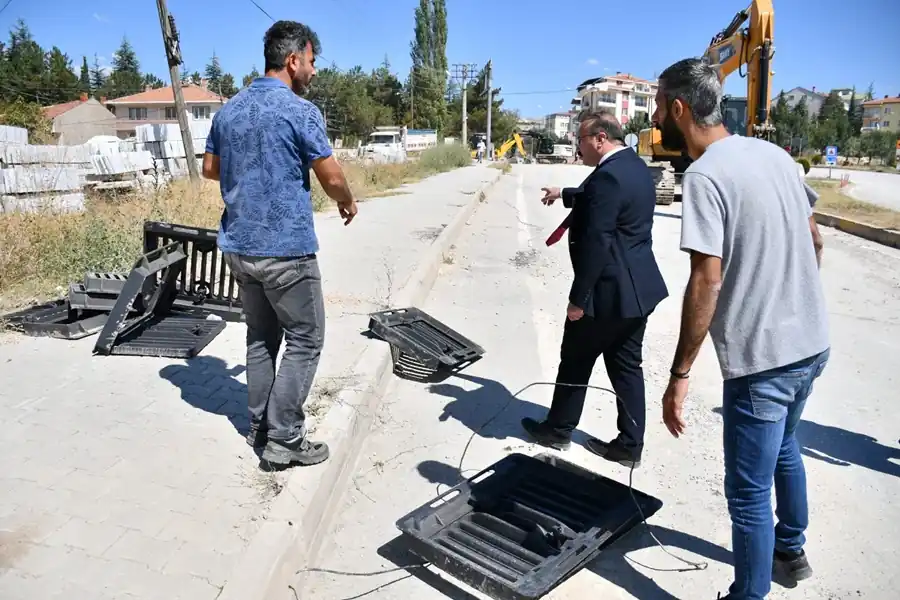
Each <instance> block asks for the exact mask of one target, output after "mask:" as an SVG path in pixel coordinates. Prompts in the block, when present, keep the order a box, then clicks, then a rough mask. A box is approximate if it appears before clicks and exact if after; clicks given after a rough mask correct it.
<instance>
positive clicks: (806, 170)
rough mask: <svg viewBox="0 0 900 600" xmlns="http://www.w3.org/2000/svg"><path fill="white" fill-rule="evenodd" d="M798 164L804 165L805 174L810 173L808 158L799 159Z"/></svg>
mask: <svg viewBox="0 0 900 600" xmlns="http://www.w3.org/2000/svg"><path fill="white" fill-rule="evenodd" d="M797 162H798V163H800V164H801V165H803V172H804V173H809V160H807V159H806V158H798V159H797Z"/></svg>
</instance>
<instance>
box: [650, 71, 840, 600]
mask: <svg viewBox="0 0 900 600" xmlns="http://www.w3.org/2000/svg"><path fill="white" fill-rule="evenodd" d="M721 99H722V85H721V83H720V82H719V78H718V75H717V73H716V71H715V70H714V69H713V68H711V67H709V66H708V65H705V64H704V63H703V62H702V61H701V60H697V59H686V60H682V61H680V62H677V63H675V64H674V65H672V66H671V67H669V68H668V69H666V70H665V71H663V73H662V75H660V77H659V90H658V92H657V95H656V106H657V108H656V112H655V113H654V115H653V122H654V123H655V124H656V127H658V128H659V129H660V130H661V132H662V144H663V146H664V147H665V148H666V149H669V150H674V151H682V150H686V151H687V153H688V155H689V156H690V157H691V158H692V159H693V160H694V162H693V163H692V164H691V165H690V167H688V169H687V170H686V171H685V173H684V178H683V181H682V190H683V202H682V221H681V249H682V250H684V251H685V252H688V253H689V254H690V257H691V275H690V279H689V280H688V283H687V289H686V290H685V293H684V305H683V308H682V312H681V335H680V337H679V340H678V346H677V349H676V351H675V359H674V361H673V363H672V370H671V378H670V379H669V385H668V389H667V390H666V392H665V394H664V396H663V399H662V405H663V421H664V422H665V424H666V426H667V427H668V429H669V431H670V432H671V433H672V435H674V436H675V437H678V436H680V435H681V434H682V433H684V431H685V422H684V419H683V417H682V410H683V406H684V401H685V397H686V396H687V393H688V382H689V381H690V379H689V377H690V370H691V366H692V365H693V364H694V360H695V359H696V357H697V353H698V352H699V351H700V346H701V344H702V343H703V340H704V338H706V334H707V332H708V333H709V334H710V335H711V337H712V340H713V343H714V345H715V349H716V353H717V355H718V359H719V365H720V367H721V371H722V377H723V379H724V386H723V387H724V389H723V400H722V402H723V406H722V414H723V420H724V429H725V431H724V454H725V497H726V499H727V500H728V511H729V512H730V513H731V523H732V525H731V531H732V552H733V553H734V583H733V584H732V585H731V588H730V590H729V593H728V595H727V596H726V598H728V599H729V600H763V598H765V597H766V596H767V594H768V593H769V590H770V588H771V581H772V569H773V562H774V564H775V566H776V567H778V568H779V569H781V570H783V572H784V575H786V576H789V577H792V578H793V579H795V580H801V579H806V578H807V577H809V576H811V575H812V570H811V569H810V567H809V562H808V561H807V558H806V554H805V553H804V551H803V544H804V542H805V538H804V531H805V530H806V528H807V526H808V525H809V515H808V507H807V499H806V472H805V471H804V467H803V459H802V458H801V455H800V446H799V444H798V442H797V438H796V435H795V433H796V429H797V425H798V424H799V423H800V417H801V415H802V414H803V407H804V406H805V404H806V401H807V399H808V398H809V395H810V392H811V391H812V387H813V382H814V381H815V380H816V378H818V377H819V376H820V375H821V374H822V371H823V370H824V369H825V364H826V362H827V361H828V355H829V341H828V317H827V310H826V306H825V298H824V293H823V290H822V283H821V281H820V278H819V269H818V266H819V262H820V260H821V252H822V242H821V237H820V235H819V230H818V228H817V226H816V222H815V220H814V219H813V216H812V204H813V203H814V202H815V199H816V196H815V194H814V193H812V192H811V190H809V189H808V188H806V187H805V186H804V184H803V182H802V176H801V175H800V174H799V173H798V172H797V165H796V164H795V163H794V161H793V159H792V158H791V157H790V156H789V155H788V154H787V153H786V152H785V151H784V150H783V149H782V148H780V147H778V146H777V145H775V144H772V143H769V142H767V141H765V140H761V139H757V138H752V137H742V136H737V135H730V134H729V133H728V131H727V129H726V128H725V127H724V125H723V124H722V113H721V109H720V101H721ZM773 482H774V485H775V498H776V502H777V508H776V514H777V515H778V523H777V524H775V523H774V520H773V518H772V507H771V498H770V495H771V491H772V485H773Z"/></svg>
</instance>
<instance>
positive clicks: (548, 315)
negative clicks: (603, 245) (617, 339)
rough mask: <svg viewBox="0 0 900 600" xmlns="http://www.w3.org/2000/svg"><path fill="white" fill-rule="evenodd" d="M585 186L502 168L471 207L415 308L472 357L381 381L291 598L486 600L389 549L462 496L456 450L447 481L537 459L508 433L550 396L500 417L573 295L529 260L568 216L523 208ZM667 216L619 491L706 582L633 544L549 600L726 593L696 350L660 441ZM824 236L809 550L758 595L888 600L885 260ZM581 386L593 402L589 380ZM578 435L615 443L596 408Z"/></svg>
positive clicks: (561, 279) (547, 377)
mask: <svg viewBox="0 0 900 600" xmlns="http://www.w3.org/2000/svg"><path fill="white" fill-rule="evenodd" d="M587 172H588V170H587V169H585V168H583V167H573V166H539V165H528V166H517V167H515V168H514V169H513V171H512V173H511V174H508V175H506V176H504V177H503V179H501V181H500V182H499V183H498V184H497V185H496V186H495V187H494V189H493V190H492V192H491V193H490V194H489V196H488V198H487V200H486V202H484V203H483V204H481V205H480V207H479V210H478V211H477V212H476V214H475V215H474V216H473V218H472V219H471V221H470V224H469V227H468V228H467V229H466V231H465V232H464V233H463V235H462V237H461V238H460V240H459V241H458V242H457V244H456V248H455V250H454V252H453V253H452V255H449V256H447V257H446V259H445V265H444V268H443V270H442V274H441V275H440V277H439V279H438V281H437V283H436V285H435V288H434V290H433V291H432V293H431V295H430V297H429V300H428V302H427V303H426V305H425V306H422V307H421V308H423V309H424V310H426V311H427V312H429V313H430V314H432V315H433V316H435V317H436V318H438V319H440V320H441V321H443V322H445V323H446V324H448V325H450V326H451V327H454V328H456V329H457V330H458V331H460V332H461V333H463V334H464V335H467V336H468V337H470V338H472V339H473V340H475V341H476V342H478V343H479V344H481V345H482V346H483V347H484V348H485V349H486V354H485V356H484V358H483V359H482V360H481V361H479V362H477V363H475V364H474V365H472V366H470V367H469V368H468V369H466V370H465V371H463V372H462V373H461V374H460V375H458V376H455V377H452V378H450V379H448V380H446V381H444V382H442V383H438V384H430V385H429V384H420V383H413V382H409V381H404V380H399V379H396V380H395V381H394V383H393V384H392V385H391V388H390V389H389V390H388V392H387V394H386V397H385V399H384V403H383V404H382V406H381V410H380V412H379V415H378V418H377V420H376V426H375V428H374V430H373V431H372V433H371V435H370V437H369V439H368V440H367V442H366V446H365V448H364V451H363V454H362V456H361V458H360V460H359V463H358V464H357V467H356V471H355V474H354V477H353V484H352V485H351V487H350V489H349V490H348V492H347V493H346V494H345V496H344V498H343V500H342V508H341V512H340V514H339V516H338V518H337V521H336V523H335V524H334V527H333V530H332V532H331V536H330V539H329V541H328V543H327V544H326V546H325V547H324V548H323V551H322V553H321V556H320V561H319V562H318V563H317V564H315V565H312V566H313V567H316V568H318V569H321V570H320V571H317V572H312V573H310V574H308V575H307V581H306V584H307V585H306V587H305V589H303V590H302V591H303V592H305V595H303V594H301V596H302V597H309V598H316V599H317V600H349V599H350V598H360V597H366V598H372V599H377V600H387V599H397V600H399V599H408V598H415V599H416V600H438V599H441V598H452V599H454V600H460V599H463V600H469V599H471V598H483V597H484V596H482V595H480V594H479V593H477V592H475V591H474V590H472V589H471V588H468V587H466V586H465V585H463V584H461V583H460V582H458V581H457V580H456V579H454V578H453V577H452V576H448V575H446V574H443V573H442V572H440V571H438V570H436V569H434V568H433V567H427V568H418V567H414V565H417V564H421V560H420V559H417V558H415V557H414V556H412V555H410V554H409V553H408V552H407V551H406V549H405V545H404V544H403V542H402V541H399V540H398V539H397V538H398V535H399V531H398V530H397V528H396V525H395V522H396V521H397V520H398V519H400V518H401V517H402V516H404V515H405V514H407V513H408V512H410V511H412V510H414V509H416V508H418V507H419V506H421V505H423V504H426V503H429V502H431V501H432V500H433V499H434V498H435V497H436V496H437V495H438V494H439V493H441V492H445V491H446V490H447V489H448V486H452V485H454V484H455V483H457V482H458V481H459V478H460V471H459V470H458V467H459V465H460V461H461V456H462V453H463V448H464V447H465V445H466V443H467V441H468V440H469V438H470V437H471V436H472V435H473V433H475V434H476V435H475V436H474V439H473V440H472V443H471V446H470V447H469V449H468V452H467V455H466V456H465V459H464V460H463V461H462V465H461V466H462V475H463V476H465V477H471V476H473V475H474V474H476V473H477V472H478V471H479V470H481V469H483V468H484V467H486V466H488V465H490V464H492V463H493V462H495V461H496V460H499V459H500V458H502V457H503V456H505V455H507V454H510V453H513V452H519V453H525V454H538V453H541V452H547V450H545V449H543V448H539V447H536V446H534V445H531V444H529V443H527V442H526V441H524V440H523V432H522V430H521V428H520V426H519V421H520V419H521V418H522V417H524V416H533V417H537V418H540V417H542V416H543V415H544V412H545V410H546V407H547V406H548V405H549V399H550V394H551V391H552V390H551V388H550V387H545V388H537V389H535V388H532V389H530V390H528V391H527V392H525V393H524V394H523V395H522V396H521V397H520V398H519V399H512V400H511V398H510V397H511V394H512V393H514V392H515V391H517V390H518V389H520V388H521V387H523V386H525V385H526V384H528V383H530V382H533V381H536V380H543V381H552V380H553V378H554V377H555V370H556V366H557V360H558V356H559V342H560V339H561V333H562V322H563V318H564V315H565V306H566V295H567V290H568V286H569V283H570V267H569V263H568V256H567V252H566V247H565V244H564V243H560V244H558V245H556V246H553V247H551V248H547V247H546V246H545V245H544V239H545V238H546V236H547V235H549V233H550V232H551V231H552V230H553V229H554V228H555V226H556V225H557V224H558V223H559V222H560V221H561V220H562V218H563V217H564V215H565V210H564V209H563V208H562V207H561V206H554V207H550V208H546V207H544V206H542V205H541V204H540V202H539V198H540V196H541V193H540V191H539V190H540V187H541V186H544V185H556V186H563V185H575V184H577V183H578V182H579V181H580V179H581V178H583V177H584V176H585V174H586V173H587ZM679 212H680V205H678V204H675V205H672V206H670V207H659V211H658V216H657V218H656V223H655V228H654V249H655V252H656V255H657V258H658V260H659V262H660V266H661V269H662V271H663V274H664V276H665V278H666V281H667V283H668V285H669V291H670V297H669V298H668V299H667V300H665V301H664V302H663V303H662V304H661V305H660V306H659V308H658V309H657V311H656V312H655V313H654V315H653V316H652V317H651V319H650V322H649V325H648V330H647V334H646V341H645V350H644V360H645V363H644V369H645V378H646V380H647V404H648V406H647V411H648V430H647V440H646V443H647V446H646V452H645V455H644V462H643V464H642V466H641V468H640V469H639V470H637V471H636V472H635V475H634V486H635V488H637V489H639V490H640V491H643V492H646V493H649V494H652V495H654V496H656V497H658V498H659V499H661V500H662V501H663V503H664V505H663V507H662V509H661V510H660V511H659V512H658V513H657V514H656V515H654V516H653V517H651V518H650V519H649V524H650V525H649V527H650V530H652V531H653V533H654V534H655V536H656V537H657V538H658V539H659V540H661V541H662V542H663V543H664V544H666V546H667V548H668V551H669V552H671V554H674V555H675V556H678V557H681V558H684V559H686V560H689V561H692V562H695V563H698V562H703V563H706V565H707V567H706V568H705V569H702V570H688V571H684V569H685V568H686V565H685V564H684V563H682V562H680V561H678V560H676V559H675V558H673V556H672V555H670V554H667V553H665V552H664V551H663V550H662V549H660V548H659V547H658V546H657V545H656V543H655V542H654V541H653V539H652V538H651V536H650V535H649V534H648V531H647V529H646V528H645V527H644V526H642V525H641V526H638V527H637V528H635V530H633V532H632V533H631V534H630V535H629V536H627V537H626V538H624V539H622V540H620V541H618V542H617V543H616V544H615V545H613V546H612V547H610V548H609V549H607V550H606V551H604V552H603V553H602V554H601V555H600V557H599V558H597V559H596V560H594V561H592V562H591V563H589V564H588V565H587V566H586V567H585V568H584V569H583V570H581V571H579V572H578V573H576V574H575V575H574V576H573V577H571V578H570V579H569V580H568V581H566V582H564V583H563V584H562V585H561V586H559V587H558V588H557V589H556V590H554V591H553V592H551V593H550V594H549V595H548V596H546V597H547V598H550V599H558V600H561V599H563V598H568V599H571V598H603V599H625V598H639V599H663V600H667V599H671V598H680V599H691V600H694V599H700V600H702V599H704V598H709V599H712V598H715V597H716V594H717V593H718V592H722V593H724V592H725V591H726V590H727V588H728V585H729V584H730V582H731V575H732V567H731V562H730V561H731V552H730V549H729V548H730V543H731V542H730V521H729V518H728V514H727V510H726V503H725V498H724V496H723V494H722V475H723V466H722V451H721V445H722V444H721V439H722V429H721V417H720V415H719V413H718V408H719V407H720V406H721V379H720V376H719V370H718V365H717V363H716V360H715V356H714V353H713V351H712V348H711V346H710V345H709V343H707V345H706V346H705V347H704V349H703V351H702V352H701V354H700V357H699V359H698V361H697V364H696V365H695V367H694V369H693V375H692V383H691V385H692V389H691V394H690V396H689V407H688V411H689V412H688V414H687V418H688V423H689V424H688V431H687V433H686V436H685V437H683V438H681V439H678V440H676V439H674V438H672V437H671V436H670V435H669V433H668V432H667V431H666V429H665V427H664V425H663V424H662V422H661V410H660V403H659V400H660V397H661V395H662V392H663V389H664V386H665V383H666V381H667V378H668V366H669V364H670V361H671V357H672V354H673V352H674V347H675V343H676V341H677V329H678V318H679V315H680V303H681V295H682V293H683V289H684V284H685V282H686V280H687V275H688V261H687V257H686V255H684V254H683V253H682V252H680V251H679V250H678V237H679V232H680V222H679V218H680V217H679ZM823 233H824V235H825V241H826V249H825V259H824V265H823V275H822V276H823V281H824V285H825V287H826V294H827V298H828V303H829V310H830V316H831V337H832V358H831V362H830V364H829V365H828V367H827V368H826V370H825V373H824V374H823V376H822V378H821V379H820V380H819V381H818V382H817V384H816V388H815V390H814V392H813V396H812V398H811V400H810V402H809V404H808V407H807V411H806V413H805V415H804V421H803V424H802V427H801V429H800V438H801V443H802V445H803V453H804V455H805V463H806V468H807V473H808V480H809V493H810V501H811V521H812V522H811V526H810V529H809V531H808V544H807V547H806V549H807V552H808V554H809V556H810V560H811V562H812V565H813V568H814V570H815V576H814V578H813V579H810V580H808V581H805V582H802V583H801V584H800V586H799V587H797V588H796V589H794V590H787V589H785V588H782V587H780V586H778V585H773V590H772V594H771V595H770V598H773V599H776V600H778V599H787V598H791V599H792V600H837V599H844V598H893V597H895V594H896V589H897V588H898V586H900V574H898V571H897V569H896V564H897V561H896V558H897V556H898V555H900V537H898V536H897V533H896V532H897V525H896V524H897V522H898V520H900V505H898V504H897V502H896V498H897V497H898V494H900V447H898V433H897V432H898V430H900V413H898V410H897V408H896V398H897V392H896V390H897V389H898V383H900V377H898V374H897V373H898V371H897V368H896V367H897V359H896V357H897V355H898V352H900V294H898V292H900V252H898V251H894V250H890V249H887V248H884V247H881V246H878V245H876V244H871V243H868V242H864V241H861V240H858V239H857V238H853V237H851V236H848V235H845V234H842V233H840V232H835V231H833V230H830V229H827V228H825V229H824V232H823ZM371 343H378V342H371ZM592 383H594V384H597V385H608V380H607V378H606V375H605V372H604V369H603V367H602V361H601V362H600V363H599V364H598V367H597V370H596V371H595V375H594V379H593V381H592ZM492 417H495V418H494V420H493V421H492V422H491V423H490V424H489V425H488V426H487V427H484V424H485V423H486V422H487V421H488V420H490V419H491V418H492ZM587 435H590V436H597V437H601V438H604V439H608V438H610V437H612V436H613V435H615V407H614V400H613V399H612V397H611V396H610V395H608V394H604V393H601V392H590V393H589V395H588V403H587V406H586V410H585V414H584V417H583V419H582V422H581V425H580V433H579V437H578V438H576V441H579V440H580V441H583V440H584V438H585V436H587ZM562 456H563V457H564V458H565V459H567V460H570V461H573V462H576V463H578V464H580V465H582V466H584V467H586V468H588V469H591V470H592V471H595V472H597V473H600V474H602V475H605V476H607V477H611V478H613V479H616V480H618V481H620V482H627V478H628V471H627V470H626V469H625V468H623V467H619V466H616V465H611V464H609V463H606V462H605V461H603V460H602V459H599V458H597V457H594V456H593V455H591V454H589V453H588V452H587V451H586V450H585V449H584V448H583V447H581V446H580V445H578V444H575V445H573V447H572V450H570V451H569V452H566V453H562ZM400 567H412V568H410V569H409V570H408V571H407V570H405V569H402V568H400ZM385 570H389V571H390V572H383V571H385ZM372 572H377V574H372ZM290 594H291V593H290V592H286V596H285V598H292V597H293V596H292V595H290Z"/></svg>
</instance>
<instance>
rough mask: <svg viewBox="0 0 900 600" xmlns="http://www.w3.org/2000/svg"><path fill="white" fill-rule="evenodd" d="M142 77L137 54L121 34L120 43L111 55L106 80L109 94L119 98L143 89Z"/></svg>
mask: <svg viewBox="0 0 900 600" xmlns="http://www.w3.org/2000/svg"><path fill="white" fill-rule="evenodd" d="M143 79H144V78H143V75H141V65H140V63H139V62H138V58H137V54H135V52H134V48H133V47H132V46H131V43H130V42H129V41H128V38H127V37H124V36H123V37H122V43H121V44H120V45H119V49H118V50H116V53H115V55H114V57H113V70H112V73H111V74H110V76H109V82H108V84H109V85H108V87H109V88H110V95H111V96H112V97H114V98H121V97H122V96H129V95H131V94H136V93H138V92H140V91H143V89H144V88H143Z"/></svg>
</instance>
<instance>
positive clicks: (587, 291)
mask: <svg viewBox="0 0 900 600" xmlns="http://www.w3.org/2000/svg"><path fill="white" fill-rule="evenodd" d="M624 140H625V136H624V135H623V132H622V127H621V125H620V124H619V122H618V121H617V120H616V118H615V117H614V116H613V115H612V114H610V113H607V112H605V111H601V112H597V113H591V114H588V115H587V116H585V117H584V118H582V120H581V126H580V128H579V131H578V149H579V151H580V152H581V155H582V157H583V160H584V164H586V165H588V166H595V167H596V168H595V169H594V170H593V172H591V174H590V175H589V176H588V177H587V179H585V180H584V182H583V183H582V184H581V186H579V187H577V188H565V189H563V190H559V189H558V188H544V191H545V193H546V195H545V196H544V199H543V202H544V204H547V205H549V204H552V203H553V202H554V201H555V200H556V199H558V198H560V197H561V198H562V200H563V204H564V205H565V206H566V208H570V209H572V210H571V213H570V215H569V218H568V219H567V221H568V224H569V255H570V257H571V260H572V270H573V271H574V280H573V282H572V287H571V291H570V292H569V305H568V308H567V310H566V314H567V315H566V316H567V318H566V321H565V329H564V332H563V341H562V348H561V351H560V355H561V356H560V364H559V371H558V374H557V377H556V383H557V386H556V388H555V390H554V393H553V404H552V405H551V407H550V412H549V413H548V414H547V418H546V420H544V421H537V420H535V419H531V418H525V419H523V420H522V425H523V427H524V428H525V429H526V431H528V433H529V434H530V435H531V436H532V437H533V438H534V439H535V440H536V441H537V442H538V443H541V444H543V445H546V446H550V447H552V448H557V449H566V448H568V447H569V445H570V444H571V439H572V432H573V431H574V430H575V428H576V427H577V426H578V421H579V420H580V419H581V413H582V411H583V409H584V399H585V394H586V392H587V390H586V388H584V387H573V386H584V385H585V384H587V383H588V382H589V381H590V378H591V372H592V371H593V369H594V364H595V363H596V362H597V359H598V358H599V357H600V356H601V355H603V360H604V362H605V363H606V371H607V374H608V375H609V379H610V381H611V382H612V385H613V389H615V391H616V394H617V395H618V396H619V402H618V403H617V410H618V419H617V426H618V430H619V435H618V437H616V438H615V439H614V440H612V441H611V442H603V441H601V440H598V439H591V440H589V441H588V442H587V444H586V445H587V448H588V450H590V451H591V452H593V453H595V454H598V455H600V456H602V457H604V458H606V459H607V460H610V461H613V462H617V463H620V464H622V465H625V466H628V467H637V466H639V465H640V460H641V454H642V452H643V446H644V428H645V422H646V418H645V412H646V406H645V398H644V373H643V369H642V368H641V363H642V360H643V359H642V346H643V342H644V330H645V328H646V325H647V318H648V317H649V315H650V313H652V312H653V310H654V309H655V308H656V305H657V304H659V303H660V302H661V301H662V300H663V299H664V298H666V297H667V296H668V294H669V292H668V290H667V289H666V284H665V281H663V278H662V275H661V274H660V272H659V267H658V266H657V264H656V259H655V258H654V256H653V248H652V246H653V240H652V235H651V231H652V228H653V211H654V209H655V207H656V190H655V186H654V183H653V176H652V175H651V173H650V170H649V168H648V167H647V165H646V164H645V163H644V161H643V160H642V159H641V158H640V157H639V156H638V155H637V154H635V153H634V151H633V150H631V149H630V148H627V147H626V146H625V143H624ZM559 384H570V385H569V386H566V385H559Z"/></svg>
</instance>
